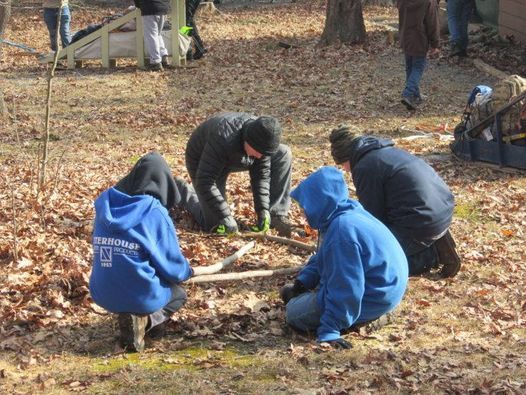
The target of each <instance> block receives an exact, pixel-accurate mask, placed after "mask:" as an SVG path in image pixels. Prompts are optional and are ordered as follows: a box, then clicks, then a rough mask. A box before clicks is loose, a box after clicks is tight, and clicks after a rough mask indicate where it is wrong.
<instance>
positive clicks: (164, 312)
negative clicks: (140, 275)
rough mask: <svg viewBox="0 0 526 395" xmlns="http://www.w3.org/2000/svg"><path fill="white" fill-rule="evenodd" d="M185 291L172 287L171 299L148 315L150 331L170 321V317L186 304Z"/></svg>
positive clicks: (179, 287)
mask: <svg viewBox="0 0 526 395" xmlns="http://www.w3.org/2000/svg"><path fill="white" fill-rule="evenodd" d="M186 299H187V298H186V291H185V290H184V288H182V287H181V286H179V285H174V286H173V287H172V298H171V299H170V301H169V302H168V304H167V305H166V306H164V307H163V308H162V309H161V310H159V311H156V312H155V313H152V314H150V315H149V317H150V329H152V328H153V327H154V326H157V325H160V324H162V323H163V322H164V321H166V320H168V319H170V316H171V315H172V314H173V313H175V312H176V311H177V310H179V309H180V308H181V307H183V305H184V304H185V302H186Z"/></svg>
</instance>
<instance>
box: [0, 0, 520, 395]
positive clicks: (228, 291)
mask: <svg viewBox="0 0 526 395" xmlns="http://www.w3.org/2000/svg"><path fill="white" fill-rule="evenodd" d="M221 10H222V12H221V13H205V12H203V13H202V14H201V15H200V17H199V26H200V28H201V30H202V35H203V38H204V40H205V42H206V43H207V45H208V46H209V48H210V52H209V53H208V54H207V55H206V56H205V58H203V60H201V61H199V62H194V63H192V64H191V66H192V67H189V68H186V69H178V70H175V71H167V72H165V73H163V74H156V73H146V72H142V71H138V70H136V67H135V65H134V63H133V60H122V61H119V63H118V67H117V68H116V69H113V70H104V69H101V68H100V67H99V63H97V62H86V63H87V64H85V65H84V67H83V68H80V69H76V70H74V71H59V72H58V73H57V77H56V78H55V80H54V85H53V103H52V119H51V143H50V146H51V147H50V161H49V164H48V167H47V182H46V184H45V188H44V189H43V191H42V192H41V193H40V194H39V195H37V193H36V189H37V179H38V167H37V166H38V155H39V152H40V149H41V135H42V130H43V119H44V113H45V92H46V75H47V66H44V65H40V64H38V63H37V61H36V60H35V58H34V57H30V56H25V55H24V54H23V53H21V51H20V50H18V49H15V48H12V47H7V48H5V49H4V58H3V60H2V62H1V63H0V73H1V76H0V77H1V78H0V88H1V89H2V90H3V93H4V99H5V101H6V104H7V107H8V109H9V112H10V114H9V116H7V117H6V118H5V119H3V120H2V124H1V133H0V147H1V150H0V158H1V162H0V169H1V173H2V177H1V178H0V197H1V198H0V208H1V209H0V268H1V269H2V270H1V271H0V293H1V295H0V335H1V336H0V350H2V356H1V357H0V388H5V389H6V391H8V392H28V391H31V392H32V391H34V390H44V391H53V390H58V389H63V390H67V391H94V392H106V391H114V392H122V391H123V390H124V388H127V389H128V387H129V385H130V384H132V385H133V386H136V391H137V392H144V391H147V392H151V391H161V392H162V391H170V390H172V391H173V390H174V388H177V389H178V391H177V392H192V391H194V392H210V393H211V392H227V393H228V392H252V393H254V392H258V393H262V392H277V391H285V392H292V393H308V392H312V393H346V392H356V391H358V392H369V391H370V392H373V391H374V392H376V391H381V392H393V391H403V392H413V391H414V392H422V391H424V392H437V391H438V392H448V393H457V392H458V393H466V392H473V393H494V392H498V393H521V392H525V391H526V340H525V335H526V330H525V321H524V320H525V314H526V298H525V292H526V291H525V290H526V273H525V271H526V269H525V267H524V263H525V261H526V259H525V257H526V253H525V248H524V243H523V239H524V237H525V234H524V232H525V230H524V229H525V225H526V210H525V208H524V205H525V204H526V183H525V182H524V177H523V174H524V173H521V172H518V171H513V170H501V169H496V168H493V167H488V166H483V165H480V164H469V163H464V162H461V161H458V160H457V159H455V158H454V157H453V156H452V155H451V154H450V151H449V147H448V144H449V142H450V141H451V135H452V130H453V128H454V126H455V125H456V123H458V121H459V119H460V114H461V112H462V108H463V106H464V104H465V99H466V96H467V92H469V90H470V89H471V87H472V86H474V85H476V84H481V83H484V84H488V85H492V84H493V83H495V81H494V80H493V79H492V78H491V77H487V76H485V75H483V74H480V73H479V72H477V71H476V69H474V67H473V65H472V64H471V63H470V61H466V62H464V63H460V64H459V63H455V62H450V61H448V60H447V57H446V56H443V57H442V58H440V59H438V60H434V61H432V62H431V63H430V66H429V68H428V70H427V71H426V74H425V75H424V80H423V85H422V88H423V90H424V91H425V92H426V94H428V96H429V99H428V101H427V103H426V104H425V106H424V107H423V108H422V109H421V110H419V111H418V112H417V113H416V114H414V115H411V114H408V113H407V112H406V111H405V110H404V108H402V106H401V105H400V104H399V94H400V91H401V88H402V83H403V81H402V78H403V75H404V74H403V59H402V56H401V53H400V51H399V49H398V48H397V46H396V44H392V43H390V42H389V40H388V39H387V37H388V35H387V28H386V26H388V25H389V24H392V23H396V13H395V11H394V10H393V9H389V8H367V9H366V10H365V19H366V26H367V29H368V42H367V44H366V45H364V46H353V47H347V46H343V47H329V48H318V47H317V46H316V43H317V40H318V38H319V36H320V34H321V31H322V28H323V23H324V14H325V9H324V6H323V3H322V2H319V1H314V2H312V1H299V2H296V3H293V4H277V5H276V4H272V5H271V4H268V5H267V4H257V6H254V5H252V6H250V7H238V8H236V7H225V8H224V9H221ZM73 11H74V12H73V21H72V30H78V29H80V28H82V27H84V26H86V25H87V24H89V23H93V22H94V21H98V20H100V19H101V18H102V17H103V16H106V15H109V14H111V13H114V12H119V11H121V10H119V9H115V8H112V9H108V8H106V9H102V8H98V7H73ZM7 38H8V39H10V40H12V41H15V42H22V43H31V45H32V46H34V47H35V48H37V50H39V51H42V52H44V51H46V50H47V44H48V43H47V31H46V28H45V26H44V24H43V21H42V20H41V18H40V14H39V13H38V10H36V9H20V10H17V9H15V12H14V15H13V19H12V21H11V24H10V28H9V29H8V31H7ZM279 42H285V43H288V44H291V48H289V49H285V48H283V47H281V46H279V45H278V43H279ZM445 49H446V48H445V47H444V50H445ZM227 110H228V111H247V112H253V113H255V114H270V115H274V116H276V117H278V118H279V119H280V121H281V123H282V124H283V126H284V130H285V133H284V139H285V142H286V143H287V144H289V145H290V146H291V148H292V150H293V154H294V163H293V166H294V168H293V184H294V185H296V184H297V183H298V182H299V181H300V180H301V179H303V178H304V177H305V176H306V175H308V174H309V173H310V172H312V171H313V170H315V169H316V168H317V167H318V166H320V165H323V164H331V157H330V151H329V145H328V138H327V137H328V134H329V131H330V129H331V128H332V127H334V126H336V125H338V124H341V123H347V124H352V125H355V126H357V127H358V128H360V129H361V130H365V131H370V132H372V133H376V134H378V135H381V136H385V137H390V138H393V139H395V141H396V143H397V145H398V146H400V147H402V148H404V149H407V150H408V151H410V152H413V153H415V154H417V155H421V156H422V157H424V158H425V159H426V160H428V161H429V163H431V164H432V166H433V167H434V168H435V169H436V170H437V171H438V172H439V174H440V175H441V176H442V177H444V179H445V180H446V182H447V183H448V185H449V186H450V187H451V189H452V190H453V192H454V194H455V197H456V205H457V206H456V211H455V217H454V220H453V225H452V232H453V234H454V236H455V239H456V241H457V245H458V249H459V253H460V254H461V257H462V260H463V268H462V270H461V272H460V273H459V274H458V276H457V277H455V278H454V279H449V280H438V279H434V278H416V279H411V281H410V284H409V288H408V291H407V295H406V297H405V299H404V301H403V303H402V305H401V306H400V308H399V313H398V316H397V319H396V320H395V321H394V322H393V323H391V324H390V325H388V326H386V327H384V328H382V329H381V330H379V331H377V332H375V333H358V334H350V335H346V336H347V339H348V340H350V341H351V342H352V343H353V345H354V348H353V349H352V350H350V351H345V352H336V351H334V352H333V351H328V350H324V349H323V348H320V347H319V346H316V345H315V343H314V339H313V338H308V337H305V336H302V335H299V334H296V333H294V332H292V331H290V330H289V329H287V327H286V326H285V325H284V309H283V305H282V303H281V301H280V299H279V295H278V290H279V287H280V286H281V285H283V284H284V283H285V282H286V281H288V279H287V278H286V277H283V276H281V277H271V278H255V279H249V280H243V281H237V282H234V281H230V282H217V283H208V284H200V285H192V286H189V285H188V286H186V289H187V291H188V295H189V299H188V303H187V304H186V306H185V307H184V308H183V309H182V310H181V312H180V313H178V314H176V315H175V316H174V317H173V320H172V321H173V322H172V323H171V324H170V328H169V331H168V335H167V336H166V337H165V338H163V339H161V340H151V341H149V343H148V348H147V351H146V352H145V353H143V354H141V355H140V356H138V355H136V354H135V355H127V354H123V353H122V350H120V349H118V348H117V347H115V343H116V342H115V333H116V328H115V321H114V317H113V316H111V315H110V314H107V313H106V312H104V311H103V310H102V309H101V308H99V307H97V306H96V305H95V304H94V303H93V301H92V300H91V299H90V296H89V291H88V279H89V273H90V265H91V256H92V255H91V254H92V252H91V244H90V242H91V231H92V228H91V226H92V220H93V217H94V210H93V201H94V199H95V198H96V197H97V196H98V194H99V193H100V192H102V191H103V190H104V189H106V188H108V187H109V186H111V185H113V184H114V183H115V182H116V181H118V180H119V179H120V177H122V176H123V175H124V174H126V172H127V171H128V170H129V169H130V168H131V167H132V166H133V164H134V163H135V161H136V160H137V159H138V158H139V157H140V156H141V155H143V154H144V153H146V152H148V151H150V150H158V151H159V152H161V153H162V154H163V155H164V156H165V157H166V159H167V160H168V162H169V164H170V165H171V166H172V169H173V170H174V173H176V174H179V175H181V176H183V177H185V178H188V176H187V173H186V170H185V167H184V147H185V144H186V140H187V139H188V136H189V134H190V133H191V131H192V130H193V128H194V127H195V126H196V125H197V124H199V123H200V122H201V121H203V120H204V119H206V117H207V116H209V115H211V114H214V113H216V112H220V111H227ZM248 185H249V181H248V177H247V175H246V174H234V175H232V176H231V177H230V179H229V183H228V188H227V192H228V195H229V202H230V203H231V207H232V209H233V211H234V215H235V217H236V218H237V219H239V221H240V222H241V223H243V224H245V225H250V224H251V223H252V221H254V216H255V215H254V213H253V211H252V196H251V192H250V190H249V188H248V187H247V186H248ZM349 185H350V191H351V194H353V193H354V191H353V188H352V183H351V180H350V179H349ZM291 218H292V220H293V222H295V223H296V224H298V225H300V226H306V224H305V222H304V220H303V219H302V218H301V217H300V215H299V210H298V208H297V207H296V206H295V205H293V209H292V212H291ZM174 219H175V221H176V227H177V230H178V235H179V239H180V243H181V247H182V249H183V251H184V253H185V255H186V256H187V257H188V259H189V260H190V262H191V264H192V265H193V266H200V265H208V264H212V263H214V262H217V261H219V260H221V259H223V258H225V257H226V256H228V255H231V254H232V253H233V252H235V251H236V250H237V249H239V248H240V247H241V246H243V245H244V244H245V243H247V242H248V240H247V239H241V238H218V237H212V236H210V235H206V234H203V233H199V232H196V231H195V230H194V229H193V224H192V222H191V220H189V218H188V216H187V215H185V214H184V213H174ZM15 229H16V232H15ZM295 238H296V239H298V240H301V241H303V242H306V243H309V244H315V243H316V236H315V234H313V233H308V236H306V237H304V238H300V237H299V236H295ZM15 254H16V257H15ZM15 258H16V259H15ZM307 258H308V254H307V253H306V252H305V251H302V250H299V249H297V248H293V247H290V246H286V245H282V244H277V243H273V242H268V241H265V242H264V241H261V240H258V241H257V243H256V247H255V248H254V249H252V250H251V251H250V252H249V253H248V254H246V255H244V256H243V257H242V258H241V259H239V260H238V261H237V262H236V263H234V264H233V265H232V267H230V268H229V269H227V270H228V271H237V272H239V271H246V270H260V269H274V268H282V267H292V266H298V265H301V264H302V263H303V262H304V261H305V260H306V259H307ZM289 279H290V277H289ZM152 376H153V377H152ZM155 377H162V378H163V379H162V380H156V379H155ZM125 386H126V387H125Z"/></svg>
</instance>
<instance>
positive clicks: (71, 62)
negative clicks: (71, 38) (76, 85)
mask: <svg viewBox="0 0 526 395" xmlns="http://www.w3.org/2000/svg"><path fill="white" fill-rule="evenodd" d="M66 55H67V59H68V69H74V68H75V48H74V47H71V46H69V45H68V46H67V47H66Z"/></svg>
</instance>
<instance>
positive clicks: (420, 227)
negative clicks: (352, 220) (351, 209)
mask: <svg viewBox="0 0 526 395" xmlns="http://www.w3.org/2000/svg"><path fill="white" fill-rule="evenodd" d="M330 142H331V153H332V157H333V158H334V161H335V162H336V163H337V164H340V165H343V167H344V168H345V170H347V171H350V172H351V174H352V180H353V183H354V186H355V187H356V194H357V195H358V200H359V201H360V203H362V205H363V207H364V208H365V209H366V210H367V211H369V212H370V213H371V214H373V215H374V216H375V217H376V218H378V219H379V220H380V221H382V222H383V223H384V224H385V225H386V226H387V227H388V228H389V229H390V230H391V232H393V234H394V235H395V237H396V238H397V239H398V241H399V242H400V244H401V246H402V248H403V249H404V252H405V254H406V256H407V260H408V262H409V274H410V275H412V276H416V275H421V274H425V273H428V272H429V271H430V270H431V269H432V268H437V267H441V274H442V276H443V277H453V276H455V275H456V274H457V272H458V271H459V269H460V265H461V263H460V258H459V257H458V255H457V252H456V250H455V247H456V246H455V242H454V240H453V238H452V236H451V233H450V232H449V226H450V224H451V219H452V217H453V208H454V198H453V194H452V193H451V191H450V190H449V188H448V186H447V185H446V184H445V183H444V181H443V180H442V179H441V178H440V176H439V175H438V174H437V173H436V172H435V171H434V170H433V168H432V167H431V166H429V165H428V164H427V163H426V162H425V161H423V160H422V159H419V158H417V157H416V156H414V155H411V154H410V153H408V152H406V151H404V150H401V149H399V148H396V147H394V143H393V142H392V141H391V140H387V139H381V138H376V137H373V136H360V135H359V134H358V133H355V132H353V131H351V130H350V129H349V128H347V127H340V128H338V129H335V130H333V131H332V132H331V135H330Z"/></svg>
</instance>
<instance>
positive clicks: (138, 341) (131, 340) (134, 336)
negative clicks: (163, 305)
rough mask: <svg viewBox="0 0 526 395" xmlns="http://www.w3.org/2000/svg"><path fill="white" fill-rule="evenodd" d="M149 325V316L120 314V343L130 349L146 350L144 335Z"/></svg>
mask: <svg viewBox="0 0 526 395" xmlns="http://www.w3.org/2000/svg"><path fill="white" fill-rule="evenodd" d="M146 325H148V316H138V315H135V314H128V313H123V314H119V330H120V338H119V340H120V343H121V346H122V347H123V348H125V349H126V350H128V351H137V352H141V351H143V350H144V335H145V333H146Z"/></svg>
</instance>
